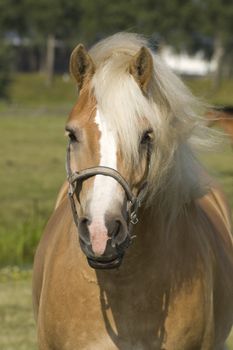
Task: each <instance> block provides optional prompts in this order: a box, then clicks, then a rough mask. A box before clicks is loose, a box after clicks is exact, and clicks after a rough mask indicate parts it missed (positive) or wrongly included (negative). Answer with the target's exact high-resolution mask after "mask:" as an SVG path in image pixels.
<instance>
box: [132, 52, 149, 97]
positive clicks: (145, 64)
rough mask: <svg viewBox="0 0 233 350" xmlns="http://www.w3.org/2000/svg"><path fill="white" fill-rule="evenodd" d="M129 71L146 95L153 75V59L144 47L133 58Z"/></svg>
mask: <svg viewBox="0 0 233 350" xmlns="http://www.w3.org/2000/svg"><path fill="white" fill-rule="evenodd" d="M129 71H130V73H131V74H132V75H133V77H134V79H135V80H136V81H137V83H138V84H139V86H140V87H141V89H142V90H143V92H145V93H146V92H147V89H148V85H149V82H150V80H151V77H152V74H153V59H152V56H151V53H150V51H149V50H148V49H147V48H146V47H144V46H143V47H141V49H140V50H139V51H138V52H137V53H136V55H135V56H134V57H133V59H132V61H131V63H130V68H129Z"/></svg>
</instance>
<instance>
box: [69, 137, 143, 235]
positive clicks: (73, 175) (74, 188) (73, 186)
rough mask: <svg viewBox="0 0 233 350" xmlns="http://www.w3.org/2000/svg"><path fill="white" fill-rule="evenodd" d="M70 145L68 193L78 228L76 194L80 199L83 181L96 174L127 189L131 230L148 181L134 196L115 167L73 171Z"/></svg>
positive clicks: (135, 222) (135, 221)
mask: <svg viewBox="0 0 233 350" xmlns="http://www.w3.org/2000/svg"><path fill="white" fill-rule="evenodd" d="M70 145H71V142H69V144H68V147H67V156H66V172H67V179H68V182H69V191H68V195H69V199H70V204H71V210H72V214H73V218H74V222H75V225H76V226H77V228H78V225H79V218H78V212H77V209H76V205H75V199H74V195H75V194H76V196H77V198H78V199H79V193H80V191H81V189H82V183H83V182H84V181H85V180H87V179H89V178H91V177H93V176H96V175H104V176H109V177H112V178H113V179H115V180H116V181H117V182H118V183H119V184H120V185H121V186H122V187H123V189H124V191H125V194H126V199H127V213H128V225H129V230H130V231H131V228H132V227H131V226H132V224H133V225H135V224H137V223H138V217H137V212H138V209H139V207H140V206H141V203H142V201H143V199H144V197H145V195H146V192H147V181H144V182H143V183H142V185H141V186H140V189H139V191H138V194H137V196H134V194H133V193H132V191H131V189H130V186H129V184H128V182H127V181H126V180H125V179H124V177H123V176H122V175H121V174H120V173H119V172H118V171H117V170H115V169H113V168H109V167H105V166H97V167H92V168H87V169H84V170H81V171H78V172H72V170H71V166H70V163H71V161H70V151H71V150H70ZM149 160H150V159H149V156H147V173H148V170H149ZM130 238H131V239H132V238H133V236H131V237H130Z"/></svg>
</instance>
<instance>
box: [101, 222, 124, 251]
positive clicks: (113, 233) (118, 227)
mask: <svg viewBox="0 0 233 350" xmlns="http://www.w3.org/2000/svg"><path fill="white" fill-rule="evenodd" d="M106 226H107V228H108V236H109V237H110V238H111V246H112V247H113V248H115V247H116V246H119V245H120V244H121V243H123V242H124V241H125V239H126V236H127V230H126V229H125V227H124V224H123V223H122V221H121V220H119V219H117V220H111V221H108V222H107V225H106Z"/></svg>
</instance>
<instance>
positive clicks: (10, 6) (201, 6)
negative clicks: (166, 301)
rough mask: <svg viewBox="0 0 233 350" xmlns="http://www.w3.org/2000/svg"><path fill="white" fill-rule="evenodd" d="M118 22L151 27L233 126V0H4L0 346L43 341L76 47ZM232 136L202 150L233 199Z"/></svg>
mask: <svg viewBox="0 0 233 350" xmlns="http://www.w3.org/2000/svg"><path fill="white" fill-rule="evenodd" d="M118 31H130V32H137V33H141V34H144V35H145V36H146V37H147V38H148V39H149V41H150V44H151V46H152V47H153V48H154V50H155V51H157V53H158V54H160V55H161V56H162V57H163V58H164V60H165V61H166V62H167V64H168V65H169V66H170V67H171V68H172V69H173V70H174V71H175V72H177V73H178V74H179V75H181V76H182V78H183V80H184V81H185V83H186V84H187V85H188V86H189V87H190V88H191V90H192V91H193V93H194V94H196V95H198V96H199V97H200V98H201V99H203V100H204V101H207V102H208V103H210V104H211V105H213V106H217V107H218V108H219V109H218V111H217V112H216V113H217V116H218V118H219V122H218V123H215V124H216V125H214V127H220V128H221V129H222V130H225V132H226V133H227V134H230V133H231V132H232V134H233V116H232V114H233V35H232V32H233V2H232V1H229V0H187V1H183V0H128V1H125V0H118V1H115V0H108V1H106V0H88V1H87V0H50V1H48V0H0V349H4V350H10V349H16V348H17V349H18V350H23V349H24V350H29V349H30V350H33V349H36V345H35V344H36V339H35V326H34V321H33V315H32V311H31V309H32V308H31V287H30V283H31V282H30V277H31V267H32V261H33V256H34V253H35V248H36V245H37V243H38V240H39V238H40V236H41V233H42V231H43V227H44V225H45V223H46V221H47V219H48V217H49V215H50V213H51V211H52V208H53V206H54V202H55V198H56V194H57V192H58V190H59V187H60V185H61V184H62V182H63V181H64V179H65V176H66V175H65V166H64V164H65V160H64V159H65V143H66V142H65V137H64V125H65V120H66V118H67V115H68V113H69V111H70V109H71V108H72V105H73V104H74V102H75V100H76V98H77V91H76V88H75V86H74V83H73V82H72V81H71V80H70V77H69V74H68V62H69V56H70V53H71V51H72V49H73V48H74V47H75V46H76V45H77V44H78V43H79V42H82V43H84V44H85V45H86V47H87V48H88V47H90V46H91V45H92V44H94V43H95V42H96V41H97V40H100V39H102V38H104V37H106V36H107V35H110V34H113V33H115V32H118ZM231 130H232V131H231ZM227 139H228V140H229V141H228V142H226V144H225V145H224V146H223V147H222V148H221V149H220V150H219V151H218V152H217V151H216V150H214V151H213V152H211V154H208V155H205V154H202V155H200V157H201V158H202V160H203V161H204V163H205V165H206V167H207V168H208V169H209V171H210V172H211V173H212V174H213V175H214V176H215V177H217V178H218V179H219V182H220V183H221V184H222V186H223V187H224V189H225V191H226V193H227V195H228V198H229V202H230V205H231V207H232V208H233V148H232V146H233V135H231V136H230V135H229V136H226V140H227ZM228 347H229V349H233V336H232V339H231V337H230V338H229V341H228Z"/></svg>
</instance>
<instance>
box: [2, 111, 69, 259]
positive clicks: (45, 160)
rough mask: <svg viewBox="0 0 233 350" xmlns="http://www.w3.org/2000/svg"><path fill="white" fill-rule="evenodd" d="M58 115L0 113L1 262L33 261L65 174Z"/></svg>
mask: <svg viewBox="0 0 233 350" xmlns="http://www.w3.org/2000/svg"><path fill="white" fill-rule="evenodd" d="M65 119H66V115H64V117H63V118H61V117H60V116H56V115H43V116H40V117H33V116H29V115H25V116H17V115H14V116H12V115H11V116H4V115H2V116H1V117H0V130H1V131H4V132H1V137H0V178H1V182H0V193H1V201H0V213H1V215H0V263H1V264H3V263H27V262H31V261H32V256H33V253H34V249H35V245H36V243H37V241H38V237H39V236H40V234H41V231H42V227H43V225H44V223H45V221H46V219H47V217H48V215H49V212H50V211H51V210H52V207H53V205H54V201H55V198H56V193H57V192H58V190H59V187H60V185H61V184H62V182H63V181H64V179H65V176H66V175H65V165H64V164H65V137H64V124H65Z"/></svg>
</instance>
